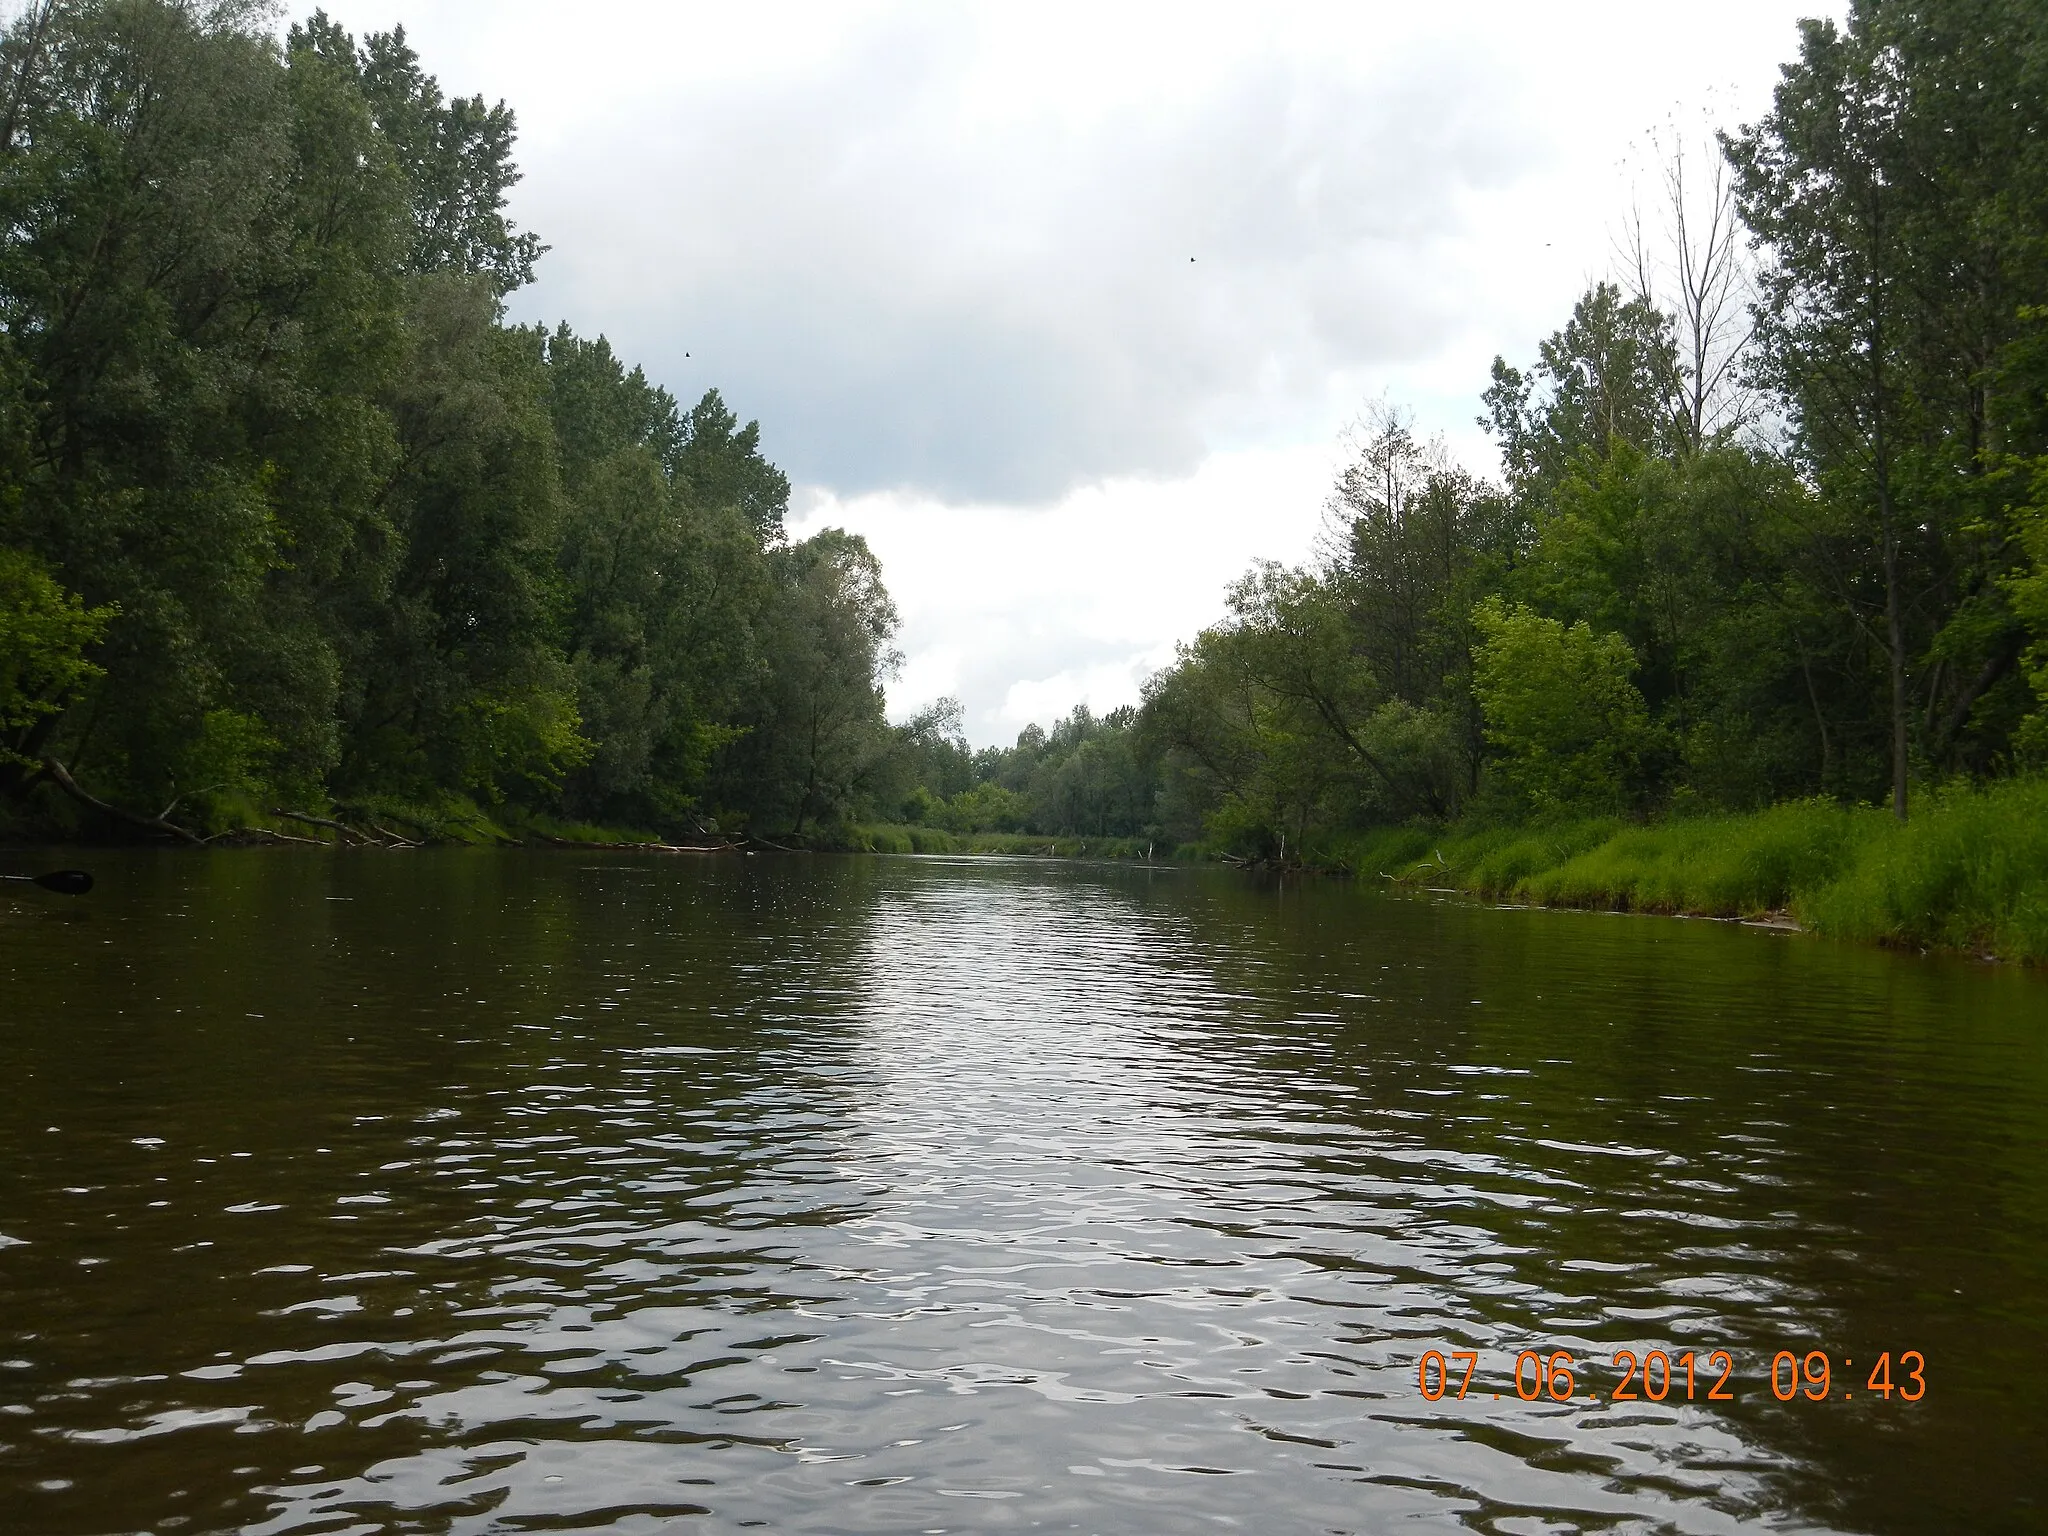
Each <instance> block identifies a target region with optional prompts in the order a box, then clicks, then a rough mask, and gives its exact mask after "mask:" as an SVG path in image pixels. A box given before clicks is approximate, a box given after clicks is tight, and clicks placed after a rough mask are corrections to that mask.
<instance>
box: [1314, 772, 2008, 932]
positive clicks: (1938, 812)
mask: <svg viewBox="0 0 2048 1536" xmlns="http://www.w3.org/2000/svg"><path fill="white" fill-rule="evenodd" d="M1318 851H1319V854H1320V862H1323V863H1326V864H1328V865H1330V866H1332V867H1340V868H1343V869H1347V870H1349V871H1350V872H1352V873H1354V874H1357V875H1360V876H1363V877H1368V878H1370V877H1375V876H1384V877H1386V878H1388V879H1391V880H1397V881H1400V882H1402V883H1404V884H1409V885H1420V886H1434V887H1441V888H1446V889H1456V890H1462V891H1470V892H1474V893H1477V894H1482V895H1486V896H1492V897H1502V898H1507V899H1510V900H1518V901H1531V902H1541V903H1545V904H1549V905H1555V906H1580V907H1616V908H1621V909H1624V910H1631V911H1642V912H1684V913H1693V914H1698V915H1702V916H1710V917H1756V916H1759V915H1762V914H1766V913H1778V912H1789V913H1790V914H1791V915H1792V916H1793V917H1794V918H1795V919H1797V920H1798V922H1799V923H1800V924H1801V925H1802V926H1804V927H1807V928H1810V929H1812V930H1814V931H1815V932H1818V933H1822V934H1827V935H1830V936H1833V937H1839V938H1845V939H1858V940H1863V941H1865V942H1875V943H1880V944H1891V945H1899V946H1909V947H1914V948H1920V947H1931V948H1945V949H1960V950H1969V951H1973V952H1977V953H1986V954H1995V955H1998V956H2000V957H2002V958H2004V959H2009V960H2024V961H2031V962H2035V963H2044V962H2048V780H2041V779H2020V780H2012V781H2008V782H2005V783H2001V784H1993V785H1989V786H1984V787H1976V788H1972V787H1957V788H1954V789H1948V790H1942V791H1938V792H1935V793H1932V794H1928V795H1926V796H1924V797H1923V798H1922V799H1921V800H1920V802H1919V804H1918V805H1917V806H1916V807H1915V809H1914V813H1913V817H1912V819H1911V820H1910V821H1908V822H1906V823H1903V824H1901V823H1900V822H1899V821H1897V820H1896V819H1895V818H1893V816H1892V815H1891V814H1890V813H1889V812H1888V811H1885V810H1880V809H1875V808H1872V807H1867V806H1861V807H1852V806H1843V805H1838V804H1836V803H1835V802H1833V801H1827V800H1805V801H1796V802H1792V803H1789V804H1785V805H1777V806H1773V807H1771V808H1770V809H1769V810H1764V811H1757V812H1753V813H1751V814H1748V815H1730V816H1697V817H1686V818H1674V819H1672V820H1669V821H1664V822H1658V823H1652V824H1650V825H1647V826H1638V825H1631V824H1628V823H1624V822H1619V821H1615V820H1611V819H1592V820H1583V821H1568V822H1556V823H1550V824H1547V825H1542V826H1535V827H1458V826H1453V827H1447V828H1433V827H1427V826H1408V827H1392V828H1383V829H1379V830H1376V831H1373V832H1369V833H1363V834H1359V835H1356V836H1353V837H1350V838H1343V839H1337V840H1334V841H1332V842H1331V843H1329V844H1328V845H1326V846H1325V847H1323V848H1322V849H1320V850H1318Z"/></svg>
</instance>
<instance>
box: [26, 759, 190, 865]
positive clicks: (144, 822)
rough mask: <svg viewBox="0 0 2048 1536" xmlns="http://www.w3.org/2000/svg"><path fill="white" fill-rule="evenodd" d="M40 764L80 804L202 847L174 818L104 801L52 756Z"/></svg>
mask: <svg viewBox="0 0 2048 1536" xmlns="http://www.w3.org/2000/svg"><path fill="white" fill-rule="evenodd" d="M42 767H43V774H44V776H45V777H47V778H48V779H49V780H50V782H51V783H52V784H55V785H56V786H57V787H58V788H59V789H61V790H63V791H64V793H65V794H67V795H69V796H70V797H71V798H72V799H74V800H76V801H77V802H78V803H79V804H80V805H83V806H88V807H90V808H91V809H93V810H95V811H98V812H99V813H100V814H101V815H102V816H106V817H109V818H111V819H112V820H114V821H118V822H121V823H123V824H124V825H126V826H131V827H140V828H141V829H142V830H144V831H145V832H157V833H161V834H163V835H165V836H168V837H175V838H176V839H178V841H179V842H181V843H189V844H190V845H191V846H192V847H194V848H204V847H205V846H206V839H205V838H203V837H201V836H200V835H199V834H198V833H196V832H191V831H188V830H187V829H185V828H184V827H181V826H179V825H178V824H177V823H176V822H174V821H166V820H164V818H163V817H161V816H144V815H143V814H142V813H141V812H139V811H130V810H124V809H122V808H121V807H120V806H118V805H110V804H108V803H107V802H106V801H104V800H102V799H100V798H99V797H98V796H97V795H89V794H87V793H86V792H85V791H84V790H82V789H80V788H79V787H78V781H77V780H76V779H74V778H72V777H71V773H70V770H69V769H67V768H66V767H65V766H64V765H63V764H62V763H60V762H58V761H57V759H55V758H54V757H46V758H44V759H43V764H42Z"/></svg>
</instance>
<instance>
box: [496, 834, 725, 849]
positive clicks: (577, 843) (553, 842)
mask: <svg viewBox="0 0 2048 1536" xmlns="http://www.w3.org/2000/svg"><path fill="white" fill-rule="evenodd" d="M528 836H530V837H531V838H532V839H533V841H535V842H537V843H544V844H546V845H547V846H548V847H550V848H588V849H590V850H591V851H593V852H603V853H737V852H739V846H740V845H739V844H738V843H713V844H711V845H709V846H705V845H702V844H698V843H595V842H586V841H584V840H583V839H581V838H575V837H551V836H549V835H548V834H547V833H545V832H533V833H529V834H528Z"/></svg>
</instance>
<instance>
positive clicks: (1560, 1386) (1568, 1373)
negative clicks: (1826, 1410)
mask: <svg viewBox="0 0 2048 1536" xmlns="http://www.w3.org/2000/svg"><path fill="white" fill-rule="evenodd" d="M1864 1358H1865V1359H1866V1360H1870V1361H1871V1364H1870V1369H1869V1371H1868V1373H1867V1374H1866V1375H1864V1376H1863V1377H1862V1378H1861V1379H1860V1380H1859V1379H1858V1377H1857V1375H1856V1362H1855V1359H1854V1358H1853V1357H1851V1356H1844V1357H1843V1358H1842V1359H1841V1360H1840V1362H1839V1366H1838V1362H1837V1361H1836V1359H1835V1357H1834V1356H1832V1355H1830V1354H1829V1353H1828V1352H1827V1351H1826V1350H1824V1349H1811V1350H1808V1351H1806V1352H1805V1354H1803V1355H1801V1354H1798V1353H1795V1352H1794V1351H1792V1350H1789V1349H1781V1350H1779V1351H1778V1352H1777V1353H1776V1354H1775V1355H1773V1356H1772V1357H1771V1367H1770V1372H1769V1375H1768V1377H1764V1374H1763V1372H1762V1371H1761V1370H1759V1371H1757V1372H1756V1373H1755V1375H1753V1376H1748V1377H1745V1375H1744V1373H1742V1372H1740V1371H1738V1370H1737V1368H1736V1363H1735V1356H1734V1355H1733V1354H1732V1353H1730V1352H1729V1351H1728V1350H1725V1349H1716V1350H1709V1351H1697V1350H1690V1349H1688V1350H1682V1351H1677V1350H1665V1349H1650V1350H1643V1351H1640V1352H1639V1351H1636V1350H1633V1349H1617V1350H1616V1351H1615V1352H1614V1359H1613V1361H1612V1364H1611V1366H1609V1367H1602V1366H1600V1365H1599V1364H1598V1362H1597V1361H1587V1362H1585V1363H1583V1364H1582V1363H1581V1362H1580V1361H1579V1360H1578V1359H1577V1358H1576V1357H1575V1356H1574V1355H1573V1354H1572V1353H1571V1352H1570V1351H1569V1350H1563V1349H1554V1350H1549V1351H1544V1350H1536V1349H1525V1350H1523V1351H1521V1352H1520V1353H1519V1354H1517V1355H1516V1356H1515V1369H1514V1375H1513V1378H1512V1380H1513V1383H1514V1396H1515V1397H1516V1398H1518V1399H1520V1400H1521V1401H1522V1402H1525V1403H1535V1402H1543V1401H1550V1402H1557V1403H1571V1402H1587V1401H1591V1402H1595V1403H1636V1402H1647V1403H1663V1402H1687V1403H1691V1402H1705V1403H1732V1402H1735V1401H1737V1389H1738V1387H1740V1386H1742V1385H1743V1383H1744V1382H1745V1380H1747V1382H1748V1384H1749V1385H1750V1386H1751V1387H1752V1388H1753V1387H1755V1386H1757V1385H1760V1384H1761V1381H1762V1380H1768V1381H1769V1384H1770V1388H1771V1396H1773V1397H1774V1398H1776V1399H1777V1400H1778V1401H1779V1402H1781V1403H1790V1402H1815V1403H1819V1402H1829V1401H1834V1402H1844V1401H1847V1400H1849V1399H1850V1398H1853V1397H1855V1396H1857V1395H1858V1394H1859V1393H1860V1394H1861V1395H1863V1396H1864V1397H1866V1398H1871V1397H1874V1398H1877V1399H1879V1400H1880V1401H1883V1402H1887V1403H1888V1402H1890V1401H1892V1399H1893V1398H1894V1397H1896V1398H1897V1399H1898V1400H1899V1401H1901V1402H1907V1403H1917V1402H1919V1401H1920V1400H1921V1399H1922V1398H1923V1397H1925V1396H1926V1395H1927V1360H1926V1357H1925V1356H1924V1355H1922V1354H1921V1353H1920V1351H1919V1350H1917V1349H1908V1350H1902V1351H1900V1352H1898V1353H1897V1354H1896V1355H1895V1354H1894V1353H1893V1352H1892V1351H1891V1350H1888V1349H1887V1350H1883V1351H1880V1352H1879V1353H1878V1354H1877V1356H1876V1357H1875V1359H1874V1360H1873V1359H1871V1357H1870V1356H1868V1355H1866V1356H1865V1357H1864ZM1602 1369H1611V1370H1612V1371H1614V1372H1618V1373H1619V1378H1620V1379H1619V1380H1617V1381H1616V1382H1615V1383H1614V1384H1613V1386H1612V1387H1611V1389H1610V1390H1609V1391H1607V1392H1606V1393H1604V1394H1603V1393H1601V1392H1599V1391H1597V1390H1592V1391H1589V1392H1587V1393H1585V1394H1582V1393H1581V1391H1580V1386H1581V1383H1580V1379H1579V1378H1580V1376H1581V1375H1582V1374H1583V1375H1586V1376H1589V1377H1590V1376H1591V1375H1592V1374H1593V1373H1594V1372H1595V1371H1596V1370H1602ZM1478 1374H1479V1351H1478V1350H1473V1349H1454V1350H1448V1351H1446V1350H1440V1349H1431V1350H1425V1351H1424V1352H1423V1355H1422V1358H1421V1359H1420V1360H1418V1361H1417V1362H1416V1366H1415V1382H1416V1386H1417V1387H1418V1388H1419V1389H1420V1391H1421V1393H1422V1395H1423V1397H1425V1398H1426V1399H1428V1400H1429V1401H1430V1402H1432V1403H1435V1402H1441V1401H1443V1399H1445V1398H1446V1397H1448V1398H1451V1399H1453V1400H1455V1401H1463V1400H1465V1398H1466V1397H1467V1396H1468V1395H1476V1394H1473V1392H1472V1385H1473V1377H1474V1376H1476V1375H1478ZM1490 1395H1491V1398H1492V1400H1493V1401H1495V1402H1499V1401H1502V1400H1503V1394H1502V1393H1500V1392H1493V1393H1491V1394H1490Z"/></svg>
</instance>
